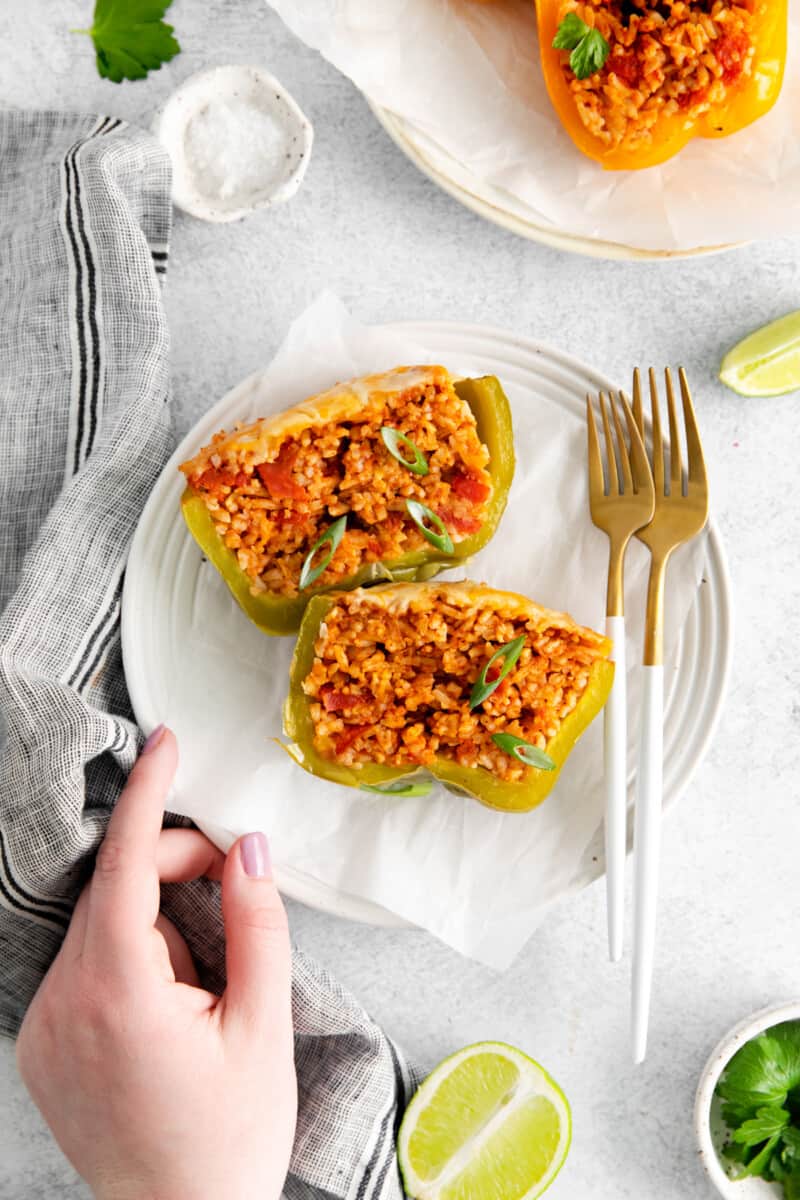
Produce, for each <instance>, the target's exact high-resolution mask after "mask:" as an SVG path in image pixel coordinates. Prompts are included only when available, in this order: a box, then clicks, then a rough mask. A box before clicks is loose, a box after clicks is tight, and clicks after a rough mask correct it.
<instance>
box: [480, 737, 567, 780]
mask: <svg viewBox="0 0 800 1200" xmlns="http://www.w3.org/2000/svg"><path fill="white" fill-rule="evenodd" d="M492 741H493V742H494V744H495V746H499V748H500V749H501V750H503V751H504V752H505V753H506V754H510V755H511V756H512V757H513V758H518V759H519V761H520V762H521V763H525V765H526V767H538V768H539V770H540V771H555V769H556V764H555V763H554V762H553V760H552V758H551V757H550V755H549V754H545V752H544V750H540V749H539V747H538V746H532V745H531V744H530V742H526V741H525V740H524V739H523V738H518V737H514V734H513V733H493V734H492Z"/></svg>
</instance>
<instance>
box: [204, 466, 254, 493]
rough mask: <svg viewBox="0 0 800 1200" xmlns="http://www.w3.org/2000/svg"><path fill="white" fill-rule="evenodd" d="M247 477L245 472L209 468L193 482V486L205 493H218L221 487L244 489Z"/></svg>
mask: <svg viewBox="0 0 800 1200" xmlns="http://www.w3.org/2000/svg"><path fill="white" fill-rule="evenodd" d="M246 483H247V476H246V475H245V473H244V471H236V472H234V471H226V470H224V469H223V468H218V467H208V468H207V469H206V470H205V471H203V474H202V475H198V476H197V478H196V479H193V480H192V486H193V487H196V488H201V489H202V490H203V491H205V492H216V491H217V489H218V488H221V487H229V488H233V487H244V485H245V484H246Z"/></svg>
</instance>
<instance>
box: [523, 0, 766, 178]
mask: <svg viewBox="0 0 800 1200" xmlns="http://www.w3.org/2000/svg"><path fill="white" fill-rule="evenodd" d="M537 13H538V22H539V45H540V52H541V57H542V65H543V69H544V77H545V81H546V83H547V90H548V92H549V93H550V99H551V100H552V102H553V105H554V106H555V109H556V112H557V113H558V115H559V117H560V118H561V121H562V123H563V125H564V128H565V129H566V131H567V132H568V133H569V135H570V137H571V138H572V140H573V141H574V142H575V145H576V146H577V147H578V148H579V149H580V150H582V151H583V153H584V154H586V155H588V156H589V157H590V158H593V159H596V160H597V162H599V163H601V164H602V166H603V167H605V168H607V169H609V170H614V171H620V170H635V169H638V168H641V167H653V166H656V165H657V164H658V163H662V162H664V161H665V160H666V159H668V158H671V157H672V156H673V155H674V154H677V152H678V151H679V150H681V149H682V148H683V146H685V145H686V143H687V142H688V141H690V140H691V139H692V138H694V137H703V138H712V137H713V138H717V137H727V136H728V134H731V133H736V132H737V130H739V129H743V128H744V127H745V126H746V125H749V124H750V123H751V122H753V121H756V120H758V118H759V117H762V116H763V115H764V114H765V113H766V112H768V111H769V109H770V108H771V107H772V106H773V104H774V103H775V101H776V100H777V98H778V95H779V93H780V90H781V83H782V81H783V71H784V65H785V61H786V42H787V19H788V0H738V2H736V3H732V2H730V0H705V2H703V0H660V2H657V0H611V2H610V3H608V2H604V0H537Z"/></svg>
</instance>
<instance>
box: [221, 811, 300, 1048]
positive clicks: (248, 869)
mask: <svg viewBox="0 0 800 1200" xmlns="http://www.w3.org/2000/svg"><path fill="white" fill-rule="evenodd" d="M222 915H223V918H224V921H225V944H226V949H225V961H226V967H227V974H228V985H227V988H226V991H225V1018H224V1020H225V1024H226V1025H229V1024H230V1023H231V1022H233V1023H235V1024H240V1025H244V1026H245V1027H246V1028H247V1029H248V1031H250V1032H252V1031H253V1030H256V1031H259V1030H269V1031H270V1032H271V1033H273V1034H280V1033H289V1034H291V1027H292V1009H291V976H292V953H291V946H290V943H289V926H288V922H287V920H286V910H285V909H284V907H283V902H282V901H281V898H280V896H279V894H278V889H277V887H276V886H275V881H274V879H273V878H272V865H271V862H270V854H269V843H268V842H267V839H266V837H265V835H264V834H263V833H248V834H246V835H245V837H243V838H240V839H239V841H238V842H235V843H234V845H233V846H232V847H231V849H230V850H229V851H228V855H227V857H226V859H225V868H224V871H223V875H222Z"/></svg>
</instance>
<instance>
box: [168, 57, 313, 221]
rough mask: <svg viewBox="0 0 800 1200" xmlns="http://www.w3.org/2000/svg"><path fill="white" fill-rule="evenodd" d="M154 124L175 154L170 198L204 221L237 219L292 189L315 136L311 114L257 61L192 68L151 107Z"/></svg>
mask: <svg viewBox="0 0 800 1200" xmlns="http://www.w3.org/2000/svg"><path fill="white" fill-rule="evenodd" d="M153 130H154V132H155V134H156V136H157V137H158V139H159V141H160V142H161V143H162V145H163V146H164V147H165V149H166V150H167V151H168V153H169V156H170V159H171V160H172V173H173V174H172V199H173V201H174V203H175V204H176V205H177V207H178V208H182V209H183V210H184V212H188V213H191V214H192V216H195V217H200V218H201V219H203V220H205V221H238V220H239V219H240V218H241V217H245V216H247V214H248V213H251V212H254V211H255V210H256V209H259V208H270V207H271V206H272V205H274V204H282V203H283V202H284V201H285V200H288V199H289V198H290V197H291V196H293V195H294V193H295V192H296V191H297V189H298V187H299V186H300V184H301V182H302V180H303V176H304V175H305V172H306V168H307V166H308V160H309V158H310V156H311V145H312V142H313V137H314V134H313V129H312V126H311V122H310V121H309V120H308V118H307V117H305V116H304V114H303V112H302V111H301V109H300V108H299V106H298V105H297V104H296V102H295V101H294V99H293V98H292V96H290V95H289V93H288V92H287V91H286V89H285V88H284V87H282V85H281V84H280V83H279V82H278V80H277V79H275V78H274V76H272V75H270V74H269V72H267V71H264V70H262V69H261V67H252V66H224V67H213V68H212V69H211V70H209V71H201V72H200V73H199V74H197V75H192V76H191V77H190V78H189V79H187V80H186V81H185V82H184V83H182V84H181V86H180V87H179V88H178V89H177V90H176V91H175V92H173V94H172V96H170V98H169V99H168V100H167V102H166V103H165V104H164V105H163V107H162V108H160V109H159V111H158V112H157V113H156V116H155V119H154V121H153Z"/></svg>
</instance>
